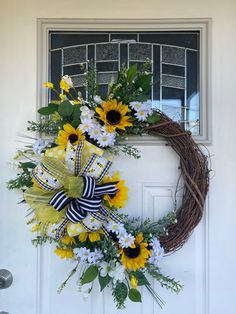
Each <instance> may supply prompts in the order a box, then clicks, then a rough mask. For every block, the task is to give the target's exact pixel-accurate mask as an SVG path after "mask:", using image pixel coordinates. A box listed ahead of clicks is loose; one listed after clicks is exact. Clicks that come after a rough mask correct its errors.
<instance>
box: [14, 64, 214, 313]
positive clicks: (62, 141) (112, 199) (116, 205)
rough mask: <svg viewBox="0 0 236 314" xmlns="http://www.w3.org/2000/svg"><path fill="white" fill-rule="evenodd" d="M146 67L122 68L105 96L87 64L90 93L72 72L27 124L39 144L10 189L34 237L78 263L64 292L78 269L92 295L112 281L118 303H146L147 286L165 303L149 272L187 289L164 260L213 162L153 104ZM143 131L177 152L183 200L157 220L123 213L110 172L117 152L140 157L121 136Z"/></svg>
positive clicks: (202, 194) (193, 214) (119, 184)
mask: <svg viewBox="0 0 236 314" xmlns="http://www.w3.org/2000/svg"><path fill="white" fill-rule="evenodd" d="M149 68H150V64H149V63H148V62H147V64H145V65H144V66H143V69H141V70H140V71H138V69H137V65H132V66H131V67H130V68H129V69H127V68H126V67H122V69H121V71H120V73H119V75H118V79H117V81H116V82H113V83H111V85H110V86H109V90H108V93H107V94H106V95H103V96H98V89H97V86H96V79H95V78H96V69H95V68H94V67H93V66H91V65H90V66H89V68H88V72H87V83H86V90H87V94H86V97H87V98H86V100H84V99H83V97H82V94H81V92H80V90H78V89H76V88H75V87H74V85H73V80H72V78H70V77H69V76H67V75H65V76H63V77H62V79H61V81H60V82H59V86H60V90H58V87H55V86H54V84H53V83H51V82H46V83H45V84H44V85H45V87H47V88H48V89H49V90H50V91H51V93H52V98H54V97H57V99H56V100H53V101H51V102H50V103H49V104H48V106H46V107H42V108H40V109H39V110H38V113H39V114H40V115H41V117H42V119H41V120H40V121H39V122H29V127H28V130H29V131H33V132H36V136H35V137H36V138H35V137H34V138H32V137H31V139H34V140H35V142H34V143H33V144H29V143H28V145H26V146H25V148H24V149H23V150H19V151H18V152H17V156H16V158H15V159H17V160H19V162H18V169H19V172H18V174H17V178H16V179H14V180H10V181H9V182H8V188H9V189H21V190H22V192H23V201H24V202H26V203H27V205H28V206H29V213H28V214H27V217H28V218H29V220H28V222H27V223H28V224H33V227H32V228H31V231H32V232H37V236H36V237H35V239H33V240H32V242H33V244H35V245H36V246H37V245H42V244H44V243H46V242H48V243H50V244H52V245H54V246H56V249H55V253H56V254H57V255H58V256H59V257H61V258H63V259H72V261H73V262H74V263H75V267H74V268H73V270H72V271H71V273H70V274H69V276H68V278H67V279H66V281H65V282H64V283H63V284H62V286H61V287H60V288H59V291H61V290H62V288H64V286H65V285H66V283H67V281H68V280H69V278H70V277H71V276H72V275H75V274H77V275H78V276H79V280H78V284H79V288H80V290H81V291H82V292H83V293H85V292H86V293H87V294H89V293H90V292H91V290H92V289H93V286H94V281H95V280H97V279H98V282H99V284H100V289H101V291H102V290H103V289H104V288H106V287H107V286H108V287H110V290H111V291H112V296H113V299H114V302H115V304H116V306H117V308H124V305H125V301H126V299H127V298H129V299H130V300H131V301H133V302H141V300H142V298H141V292H140V290H139V289H140V288H139V287H140V286H145V287H146V289H147V290H148V291H149V292H150V294H151V295H152V297H153V298H154V300H155V301H156V302H157V303H158V304H159V305H160V307H162V306H163V305H164V302H163V300H162V299H161V298H160V297H159V295H158V294H157V292H156V291H155V290H154V289H153V288H152V285H151V284H150V282H149V277H152V278H154V279H155V280H157V281H158V282H159V283H160V284H161V286H162V287H165V288H167V289H169V290H171V291H172V292H176V293H178V292H179V291H180V290H181V289H182V285H181V284H180V283H179V282H178V281H175V279H173V278H171V277H169V276H165V275H163V274H162V273H161V270H160V265H161V259H162V257H163V256H164V255H165V254H167V253H173V252H174V251H176V250H178V249H179V248H181V247H182V246H183V245H184V243H185V242H186V241H187V239H188V238H189V236H190V235H191V233H192V231H193V230H194V228H195V227H196V226H197V224H198V223H199V222H200V220H201V218H202V215H203V209H204V203H205V199H206V195H207V191H208V185H209V170H208V159H207V157H206V156H205V155H204V154H203V152H202V150H201V149H200V147H199V145H198V144H196V143H195V142H194V140H193V138H192V136H191V133H190V132H189V131H183V129H182V128H181V126H180V125H179V124H178V123H177V122H175V121H173V120H172V119H170V118H169V117H167V116H166V115H165V114H164V113H163V112H161V111H158V110H153V109H152V105H151V103H150V102H148V101H147V99H148V93H149V90H150V86H151V82H152V74H151V73H150V72H149V71H148V69H149ZM143 133H147V134H150V135H154V136H161V137H163V138H164V139H165V140H166V142H167V145H169V146H170V147H171V148H172V149H173V150H174V151H175V152H176V153H177V154H178V156H179V158H180V170H181V179H182V180H181V182H182V181H183V197H182V204H181V206H180V207H179V208H178V209H173V210H172V211H171V212H169V213H168V214H167V215H165V216H164V217H163V218H161V219H160V220H158V221H156V222H152V221H151V220H150V219H146V220H145V221H141V219H140V218H139V217H129V216H128V215H126V214H124V213H119V209H121V208H125V202H126V201H127V199H128V187H126V186H125V181H124V180H122V179H121V178H120V176H119V172H118V171H115V172H114V169H112V167H113V165H112V158H113V155H116V154H118V153H126V154H128V155H130V156H131V157H134V158H139V157H140V156H139V153H138V150H137V149H136V148H134V147H132V146H130V145H124V144H122V143H124V139H125V138H126V137H127V136H132V135H142V134H143ZM42 134H43V135H46V139H45V137H44V138H43V137H42ZM29 138H30V137H27V139H29ZM179 182H180V180H178V184H177V187H176V191H177V189H178V188H179V187H178V185H179ZM84 289H86V290H84Z"/></svg>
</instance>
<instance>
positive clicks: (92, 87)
mask: <svg viewBox="0 0 236 314" xmlns="http://www.w3.org/2000/svg"><path fill="white" fill-rule="evenodd" d="M96 75H97V71H96V68H95V64H94V62H93V61H90V62H88V71H87V73H86V82H87V97H88V98H87V99H88V101H89V102H93V98H94V96H95V95H97V94H98V87H97V84H96Z"/></svg>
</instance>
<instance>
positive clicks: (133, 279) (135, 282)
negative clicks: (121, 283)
mask: <svg viewBox="0 0 236 314" xmlns="http://www.w3.org/2000/svg"><path fill="white" fill-rule="evenodd" d="M130 284H131V287H132V288H134V289H136V288H137V286H138V279H137V278H136V277H135V276H134V275H132V276H131V278H130Z"/></svg>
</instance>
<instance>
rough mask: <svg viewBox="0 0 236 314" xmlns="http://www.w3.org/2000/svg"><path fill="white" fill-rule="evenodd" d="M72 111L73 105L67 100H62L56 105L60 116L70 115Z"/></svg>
mask: <svg viewBox="0 0 236 314" xmlns="http://www.w3.org/2000/svg"><path fill="white" fill-rule="evenodd" d="M73 111H74V107H73V105H72V104H71V103H70V102H69V100H64V101H63V102H61V103H60V105H59V106H58V113H59V114H60V116H62V117H69V116H71V115H72V113H73Z"/></svg>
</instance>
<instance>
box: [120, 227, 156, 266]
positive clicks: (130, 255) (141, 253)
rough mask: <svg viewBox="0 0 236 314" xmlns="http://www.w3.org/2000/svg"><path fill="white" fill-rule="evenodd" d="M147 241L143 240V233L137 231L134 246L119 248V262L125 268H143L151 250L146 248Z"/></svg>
mask: <svg viewBox="0 0 236 314" xmlns="http://www.w3.org/2000/svg"><path fill="white" fill-rule="evenodd" d="M147 246H148V244H147V242H143V234H142V233H139V234H138V235H137V236H136V238H135V241H134V247H128V248H120V249H119V253H120V255H121V262H122V264H123V265H124V267H125V268H126V269H130V270H134V271H136V270H137V269H140V268H144V266H145V264H146V262H147V259H148V257H149V256H150V254H151V252H150V251H149V250H148V249H147Z"/></svg>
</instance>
